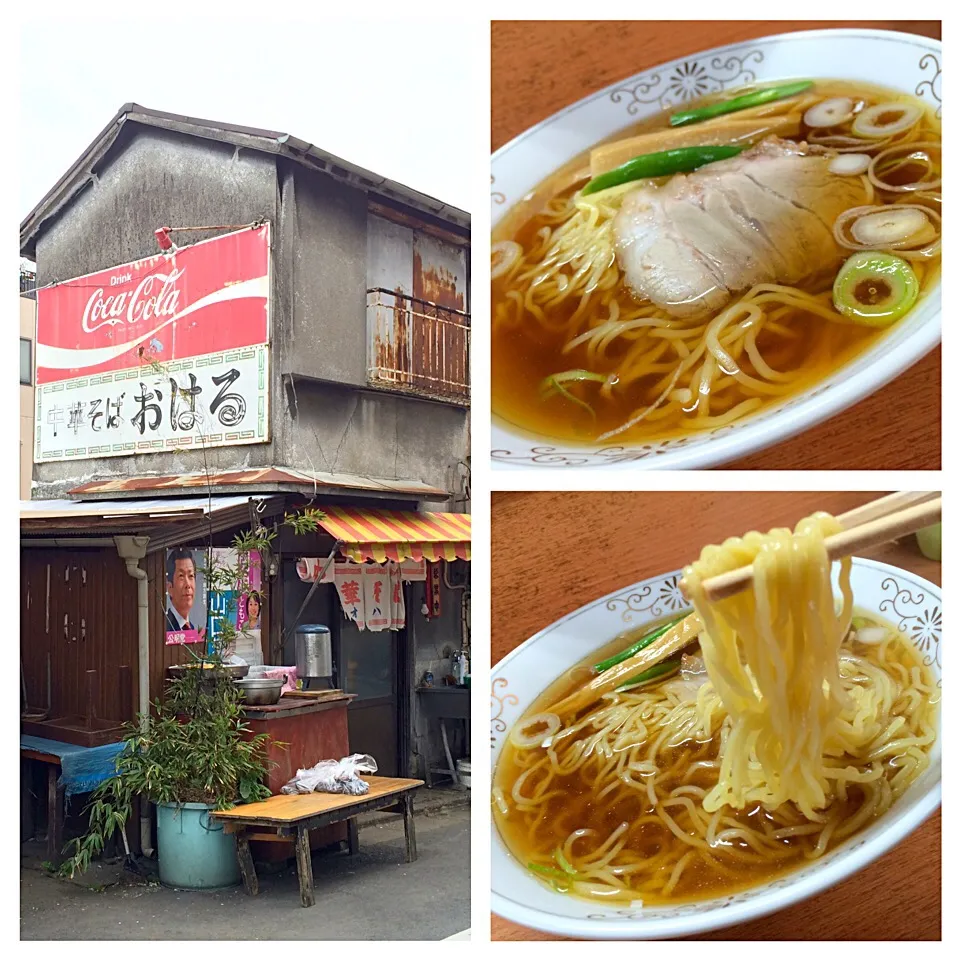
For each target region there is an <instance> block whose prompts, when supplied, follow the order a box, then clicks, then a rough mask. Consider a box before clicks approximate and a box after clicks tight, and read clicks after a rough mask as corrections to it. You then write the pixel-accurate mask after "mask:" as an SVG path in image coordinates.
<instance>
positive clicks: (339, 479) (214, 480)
mask: <svg viewBox="0 0 960 960" xmlns="http://www.w3.org/2000/svg"><path fill="white" fill-rule="evenodd" d="M196 487H202V488H207V487H213V488H215V489H216V490H217V493H218V494H219V495H222V494H225V493H229V492H230V490H231V489H232V488H235V489H237V490H241V491H243V492H245V493H249V492H251V491H253V490H260V491H264V492H278V491H283V492H293V493H302V492H304V491H307V492H321V491H322V492H323V493H326V494H329V493H332V492H335V491H337V490H342V491H344V492H345V493H353V492H357V491H362V492H363V493H364V494H365V495H368V496H391V497H398V496H399V497H414V498H417V499H420V500H446V499H447V498H448V497H449V496H450V493H449V491H447V490H441V489H439V488H437V487H431V486H430V485H429V484H426V483H423V482H422V481H421V480H388V479H383V478H379V477H361V476H357V475H356V474H349V473H324V472H321V471H319V470H295V469H294V468H293V467H275V466H272V467H255V468H249V469H246V470H227V471H223V472H221V473H181V474H172V475H167V476H157V477H142V476H138V477H117V478H114V479H109V480H91V481H88V482H87V483H83V484H81V485H80V486H79V487H74V488H73V489H72V490H70V491H69V492H70V495H71V496H74V497H83V498H91V499H92V498H100V497H105V496H107V495H112V496H120V497H127V496H130V497H133V496H137V495H139V494H141V493H143V492H145V491H150V492H153V493H161V494H170V495H173V494H181V493H183V492H184V491H185V490H189V489H193V488H196Z"/></svg>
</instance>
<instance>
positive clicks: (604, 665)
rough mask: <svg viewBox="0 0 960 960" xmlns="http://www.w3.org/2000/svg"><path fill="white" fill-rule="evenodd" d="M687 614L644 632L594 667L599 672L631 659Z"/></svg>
mask: <svg viewBox="0 0 960 960" xmlns="http://www.w3.org/2000/svg"><path fill="white" fill-rule="evenodd" d="M686 616H687V614H685V613H683V614H681V615H680V616H679V617H676V618H674V619H673V620H670V621H669V622H668V623H665V624H663V625H662V626H659V627H657V628H656V629H655V630H652V631H651V632H650V633H646V634H644V635H643V636H642V637H641V638H640V639H639V640H637V641H635V642H634V643H632V644H630V646H629V647H627V649H626V650H621V651H620V652H619V653H615V654H614V655H613V656H612V657H607V659H606V660H601V661H600V662H599V663H596V664H594V666H593V669H594V670H595V671H596V672H597V673H603V671H604V670H609V669H610V668H611V667H615V666H616V665H617V664H618V663H622V662H623V661H624V660H627V659H629V658H630V657H632V656H633V655H634V654H635V653H639V652H640V651H641V650H643V648H644V647H649V646H650V644H651V643H653V641H654V640H657V639H658V638H660V637H662V636H663V635H664V634H665V633H666V632H667V631H668V630H669V629H670V628H671V627H675V626H676V625H677V624H678V623H679V622H680V621H681V620H683V619H684V618H685V617H686Z"/></svg>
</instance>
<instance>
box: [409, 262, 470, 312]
mask: <svg viewBox="0 0 960 960" xmlns="http://www.w3.org/2000/svg"><path fill="white" fill-rule="evenodd" d="M413 295H414V296H415V297H418V298H419V299H421V300H429V301H430V302H431V303H435V304H437V306H439V307H450V308H451V309H452V310H460V311H463V309H464V306H463V299H464V291H463V290H458V289H457V278H456V276H455V275H454V274H453V273H451V272H450V271H449V270H447V269H446V267H444V266H442V265H437V266H427V267H424V265H423V259H422V258H421V256H420V251H419V250H414V251H413Z"/></svg>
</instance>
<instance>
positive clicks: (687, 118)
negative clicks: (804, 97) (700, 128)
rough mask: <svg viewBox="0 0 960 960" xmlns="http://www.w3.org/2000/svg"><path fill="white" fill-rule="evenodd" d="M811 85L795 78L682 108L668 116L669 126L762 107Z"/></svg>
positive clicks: (800, 91)
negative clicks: (716, 101)
mask: <svg viewBox="0 0 960 960" xmlns="http://www.w3.org/2000/svg"><path fill="white" fill-rule="evenodd" d="M812 86H813V81H812V80H797V81H796V82H794V83H782V84H780V85H779V86H777V87H766V88H765V89H763V90H754V91H753V92H752V93H745V94H743V95H742V96H739V97H733V98H732V99H730V100H721V101H720V102H719V103H711V104H710V105H709V106H706V107H698V108H697V109H696V110H683V111H681V112H680V113H675V114H673V116H672V117H670V126H671V127H684V126H686V125H687V124H688V123H700V121H701V120H709V119H711V118H712V117H722V116H723V115H724V114H725V113H736V112H737V111H738V110H747V109H749V108H750V107H762V106H763V105H764V104H765V103H773V102H774V101H776V100H785V99H786V98H787V97H795V96H796V95H797V94H798V93H803V92H804V91H805V90H809V89H810V88H811V87H812Z"/></svg>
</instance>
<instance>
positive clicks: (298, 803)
mask: <svg viewBox="0 0 960 960" xmlns="http://www.w3.org/2000/svg"><path fill="white" fill-rule="evenodd" d="M360 776H361V778H362V779H363V780H364V781H365V782H366V783H368V784H369V785H370V789H369V790H368V791H367V792H366V793H362V794H359V795H358V796H353V795H352V794H347V793H279V794H276V795H275V796H272V797H271V798H270V799H269V800H260V801H258V802H257V803H242V804H240V805H239V806H236V807H233V808H232V809H231V810H218V811H217V812H216V813H214V814H212V816H213V817H214V819H218V820H263V821H267V820H269V821H270V822H271V823H273V822H276V823H293V822H294V821H296V820H304V819H307V818H309V817H316V816H318V815H319V814H321V813H330V812H331V811H332V810H341V809H343V808H345V807H352V806H354V805H355V804H358V803H366V801H368V800H374V799H376V798H377V797H386V796H390V795H391V794H394V793H406V791H407V790H416V789H417V788H418V787H422V786H423V780H407V779H405V778H403V777H373V776H370V775H368V774H366V773H362V774H360Z"/></svg>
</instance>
